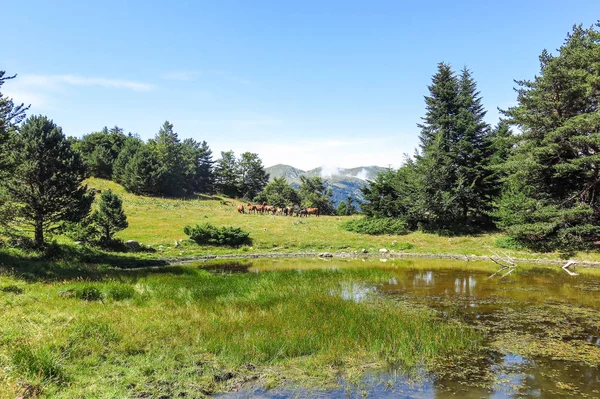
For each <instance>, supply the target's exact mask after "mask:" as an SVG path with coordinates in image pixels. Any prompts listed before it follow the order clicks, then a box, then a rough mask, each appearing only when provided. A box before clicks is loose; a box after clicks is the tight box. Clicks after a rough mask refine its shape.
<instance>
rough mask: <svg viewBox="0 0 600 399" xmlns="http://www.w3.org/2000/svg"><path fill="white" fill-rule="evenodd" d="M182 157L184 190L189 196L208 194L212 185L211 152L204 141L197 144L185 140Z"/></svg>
mask: <svg viewBox="0 0 600 399" xmlns="http://www.w3.org/2000/svg"><path fill="white" fill-rule="evenodd" d="M182 156H183V159H184V163H185V171H184V182H185V190H186V192H188V193H189V194H193V193H195V192H196V193H210V192H212V188H213V184H214V173H213V169H212V165H213V163H214V162H213V161H212V151H211V150H210V148H209V147H208V144H206V141H203V142H202V143H199V142H197V141H195V140H194V139H190V138H188V139H185V140H184V141H183V143H182Z"/></svg>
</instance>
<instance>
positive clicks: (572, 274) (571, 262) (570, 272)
mask: <svg viewBox="0 0 600 399" xmlns="http://www.w3.org/2000/svg"><path fill="white" fill-rule="evenodd" d="M576 264H577V262H575V261H574V260H570V261H568V262H567V263H565V265H564V266H563V267H562V268H561V269H563V270H564V271H566V272H567V273H568V274H569V276H578V275H579V273H575V272H572V271H570V270H569V267H571V266H573V265H576Z"/></svg>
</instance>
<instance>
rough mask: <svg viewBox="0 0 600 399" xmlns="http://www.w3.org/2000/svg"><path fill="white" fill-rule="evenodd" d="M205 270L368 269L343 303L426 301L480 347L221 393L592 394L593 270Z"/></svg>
mask: <svg viewBox="0 0 600 399" xmlns="http://www.w3.org/2000/svg"><path fill="white" fill-rule="evenodd" d="M199 267H202V268H205V269H208V270H211V271H213V272H215V273H268V272H269V271H272V270H282V269H284V270H300V271H302V270H310V269H316V268H336V269H345V268H377V269H383V270H386V271H387V272H389V274H390V278H389V280H388V281H387V282H385V283H378V284H374V283H369V282H368V281H361V282H356V281H348V282H342V284H341V286H340V288H339V290H336V291H332V292H331V294H332V295H340V296H341V297H342V298H344V299H346V300H349V301H357V302H360V301H368V300H370V299H372V298H373V297H374V296H385V297H386V298H388V299H390V300H393V301H398V302H399V303H400V302H401V303H404V304H409V305H411V306H426V307H429V308H433V309H435V310H436V311H437V312H438V314H439V317H442V318H446V319H455V320H459V321H462V322H466V323H469V324H471V325H473V326H475V328H477V329H478V330H480V331H481V332H482V333H483V334H484V337H485V339H486V343H487V346H488V349H487V351H486V354H485V355H484V356H481V357H479V358H477V359H462V360H460V361H459V362H458V363H457V364H455V365H452V367H451V369H453V371H452V372H442V373H425V372H422V373H421V374H420V375H417V376H415V375H411V376H410V377H409V376H406V375H403V374H402V373H401V372H400V371H399V370H395V369H393V368H390V369H387V370H378V371H372V372H370V373H368V374H366V375H365V376H364V378H363V379H362V380H361V381H360V382H358V383H357V382H353V383H349V382H347V381H345V380H344V378H343V377H340V379H339V384H340V387H339V388H338V389H334V390H308V389H303V388H298V387H290V388H279V389H274V390H264V389H261V388H258V387H256V388H249V389H245V390H242V391H239V392H234V393H228V394H224V395H220V397H225V398H246V397H262V398H288V397H292V398H315V397H317V398H347V397H377V398H491V399H500V398H563V397H578V398H600V369H599V367H600V362H599V360H598V359H600V273H586V272H585V271H583V272H582V273H581V274H580V275H578V276H569V275H567V274H566V273H564V272H563V271H562V270H560V268H559V267H555V268H548V267H534V266H526V265H523V266H522V267H519V268H518V269H517V271H516V272H514V273H511V274H510V275H508V276H506V277H503V278H501V277H500V276H494V277H490V276H491V275H492V273H493V272H494V270H495V269H497V267H496V266H495V265H491V264H485V263H481V262H477V263H474V262H469V263H466V262H451V261H431V260H414V261H412V260H390V259H386V262H383V261H380V260H377V259H365V260H337V259H336V260H327V261H326V260H306V259H302V260H294V259H285V260H253V261H252V262H236V263H214V264H210V263H207V264H202V265H200V266H199Z"/></svg>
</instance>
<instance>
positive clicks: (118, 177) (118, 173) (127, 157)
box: [112, 135, 145, 188]
mask: <svg viewBox="0 0 600 399" xmlns="http://www.w3.org/2000/svg"><path fill="white" fill-rule="evenodd" d="M144 146H145V144H144V142H143V141H142V140H141V139H140V138H139V137H136V136H131V135H130V136H128V137H127V138H126V139H125V141H124V142H123V146H122V148H121V151H120V152H119V155H117V158H116V159H115V162H114V164H113V174H112V179H113V180H114V181H115V182H117V183H119V184H121V185H122V186H124V187H125V188H127V186H129V184H128V182H126V179H127V178H128V176H127V175H126V166H127V163H128V162H129V161H131V159H132V158H133V156H134V155H135V154H136V153H137V152H138V151H140V150H141V149H142V147H144Z"/></svg>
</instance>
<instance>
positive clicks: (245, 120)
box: [0, 0, 600, 169]
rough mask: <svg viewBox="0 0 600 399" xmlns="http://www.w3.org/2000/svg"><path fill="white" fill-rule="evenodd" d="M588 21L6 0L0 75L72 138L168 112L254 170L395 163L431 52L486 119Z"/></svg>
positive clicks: (419, 6) (505, 5)
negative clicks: (255, 159) (251, 159)
mask: <svg viewBox="0 0 600 399" xmlns="http://www.w3.org/2000/svg"><path fill="white" fill-rule="evenodd" d="M599 18H600V2H599V1H597V0H595V1H594V0H580V1H577V2H565V1H551V0H550V1H548V0H547V1H528V0H521V1H498V2H486V1H463V2H447V1H416V2H402V1H400V0H397V1H375V0H374V1H367V0H365V1H341V0H329V1H327V0H320V1H306V0H301V1H300V0H298V1H291V0H279V1H250V0H246V1H227V0H212V1H189V2H183V1H173V2H151V1H125V2H124V1H114V2H113V1H102V2H91V1H72V2H66V1H52V2H49V1H13V2H10V3H5V4H3V5H2V14H1V15H0V21H1V24H2V27H3V29H2V30H3V32H4V35H6V33H7V32H8V37H9V39H10V40H4V41H3V44H2V50H1V51H0V70H6V71H7V73H9V74H14V73H17V74H18V77H17V79H15V80H14V81H11V82H8V83H6V84H5V85H4V86H3V92H4V93H6V94H8V95H10V96H11V97H13V98H14V99H15V100H17V101H19V102H25V103H31V105H32V106H31V111H30V113H35V114H46V115H48V116H49V117H51V118H52V119H54V121H55V122H56V123H57V124H58V125H60V126H62V127H63V130H64V132H65V133H66V134H67V135H70V136H81V135H83V134H85V133H89V132H92V131H96V130H99V129H101V128H102V127H103V126H114V125H118V126H120V127H122V128H124V129H125V131H126V132H133V133H138V134H139V135H140V136H141V137H142V138H145V139H147V138H150V137H152V136H154V134H155V133H156V132H157V131H158V129H159V127H160V125H161V124H162V123H163V122H164V121H165V120H169V121H170V122H171V123H173V124H174V125H175V130H176V131H177V132H178V133H179V136H180V138H186V137H193V138H195V139H196V140H206V141H207V142H208V143H209V145H210V146H211V148H212V149H213V150H214V152H215V154H216V155H217V156H218V154H219V153H220V151H222V150H230V149H232V150H234V151H235V152H236V153H238V154H239V153H241V152H244V151H252V152H257V153H258V154H259V155H260V156H261V158H262V159H263V161H264V163H265V165H266V166H270V165H273V164H276V163H286V164H291V165H294V166H296V167H300V168H304V169H310V168H313V167H317V166H321V165H325V166H328V167H355V166H361V165H380V166H388V165H392V166H398V165H399V164H400V162H401V160H402V154H403V153H410V154H412V153H413V152H414V148H415V147H416V146H417V144H418V133H419V129H418V128H417V126H416V124H417V123H418V122H419V121H420V118H421V117H422V116H423V114H424V101H423V96H424V95H426V94H427V93H428V91H427V85H428V84H429V83H430V80H431V76H432V74H433V73H435V70H436V65H437V63H438V62H440V61H445V62H448V63H450V64H452V66H453V67H454V68H455V69H456V70H460V69H461V68H462V67H463V66H465V65H466V66H467V67H468V68H470V69H471V70H472V71H473V74H474V77H475V79H476V80H477V82H478V84H479V90H480V91H481V94H482V96H483V103H484V105H485V106H486V108H487V110H488V122H490V123H492V124H495V123H496V122H497V120H498V112H497V110H496V108H497V107H501V108H505V107H508V106H510V105H512V104H514V102H515V98H516V96H515V93H514V91H513V87H514V84H513V79H530V78H532V77H533V76H534V75H535V73H536V72H537V71H538V60H537V57H538V55H539V54H540V52H541V51H542V49H544V48H547V49H549V50H555V49H556V48H557V47H559V46H560V44H561V43H562V42H563V40H564V38H565V37H566V34H567V32H569V31H570V29H571V27H572V25H573V24H576V23H583V24H584V25H585V26H589V25H591V24H593V23H594V22H595V21H596V20H597V19H599Z"/></svg>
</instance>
